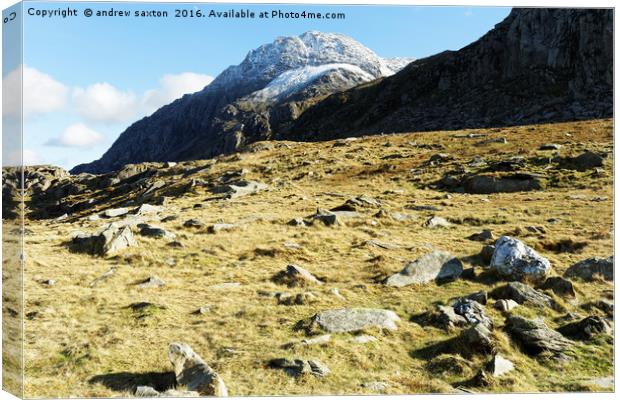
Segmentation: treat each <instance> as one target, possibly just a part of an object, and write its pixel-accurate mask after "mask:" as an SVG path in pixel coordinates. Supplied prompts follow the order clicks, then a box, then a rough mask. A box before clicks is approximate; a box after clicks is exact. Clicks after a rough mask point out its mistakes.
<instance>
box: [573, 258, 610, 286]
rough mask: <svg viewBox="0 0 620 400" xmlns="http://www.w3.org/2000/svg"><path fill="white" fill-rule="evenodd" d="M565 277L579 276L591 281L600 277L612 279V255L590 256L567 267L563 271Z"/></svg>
mask: <svg viewBox="0 0 620 400" xmlns="http://www.w3.org/2000/svg"><path fill="white" fill-rule="evenodd" d="M564 277H565V278H581V279H583V280H586V281H591V280H593V279H595V278H596V277H600V278H602V279H604V280H606V281H613V280H614V257H613V256H611V257H608V258H600V257H592V258H588V259H586V260H582V261H579V262H578V263H576V264H574V265H572V266H571V267H569V268H568V269H567V270H566V272H565V273H564Z"/></svg>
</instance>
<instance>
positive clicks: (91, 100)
mask: <svg viewBox="0 0 620 400" xmlns="http://www.w3.org/2000/svg"><path fill="white" fill-rule="evenodd" d="M73 105H74V107H75V110H76V111H77V112H78V113H79V114H80V115H81V116H82V117H83V118H85V119H87V120H89V121H96V122H104V123H115V122H127V121H130V120H131V119H133V118H135V116H136V114H137V111H138V110H137V107H138V101H137V99H136V96H135V95H134V94H133V93H132V92H130V91H126V92H124V91H122V90H119V89H117V88H115V87H114V86H112V85H110V84H109V83H106V82H103V83H95V84H93V85H90V86H88V87H87V88H86V89H82V88H76V89H74V90H73Z"/></svg>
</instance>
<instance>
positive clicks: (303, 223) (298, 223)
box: [286, 217, 308, 226]
mask: <svg viewBox="0 0 620 400" xmlns="http://www.w3.org/2000/svg"><path fill="white" fill-rule="evenodd" d="M286 224H287V225H289V226H308V224H306V221H304V219H303V218H299V217H297V218H293V219H292V220H290V221H288V222H287V223H286Z"/></svg>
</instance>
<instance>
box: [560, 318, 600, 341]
mask: <svg viewBox="0 0 620 400" xmlns="http://www.w3.org/2000/svg"><path fill="white" fill-rule="evenodd" d="M558 332H560V333H561V334H562V335H564V336H566V337H569V338H572V339H578V340H590V339H593V338H594V337H596V336H598V335H600V334H611V325H610V324H609V322H607V320H605V318H602V317H599V316H597V315H593V316H589V317H586V318H584V319H582V320H581V321H579V322H573V323H570V324H567V325H564V326H562V327H561V328H559V329H558Z"/></svg>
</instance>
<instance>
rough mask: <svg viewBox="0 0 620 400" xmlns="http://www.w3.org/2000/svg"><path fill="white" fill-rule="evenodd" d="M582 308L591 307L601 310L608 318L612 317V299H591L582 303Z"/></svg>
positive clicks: (587, 308)
mask: <svg viewBox="0 0 620 400" xmlns="http://www.w3.org/2000/svg"><path fill="white" fill-rule="evenodd" d="M581 308H583V309H584V310H588V311H589V310H592V309H593V308H595V309H598V310H601V311H602V312H604V313H605V314H606V315H607V316H608V317H609V318H613V317H614V303H613V301H607V300H596V301H591V302H589V303H586V304H583V305H582V306H581Z"/></svg>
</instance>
